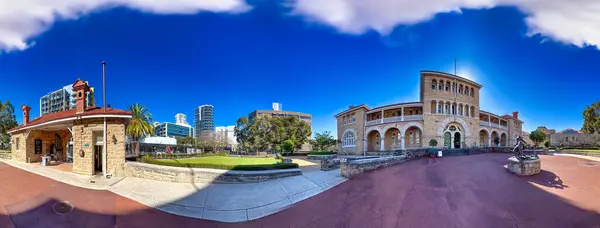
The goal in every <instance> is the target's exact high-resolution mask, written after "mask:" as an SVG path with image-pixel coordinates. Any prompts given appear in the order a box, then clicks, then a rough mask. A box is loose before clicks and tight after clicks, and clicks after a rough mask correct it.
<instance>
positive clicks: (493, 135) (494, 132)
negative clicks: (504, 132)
mask: <svg viewBox="0 0 600 228" xmlns="http://www.w3.org/2000/svg"><path fill="white" fill-rule="evenodd" d="M491 139H492V145H494V146H498V144H500V137H498V132H496V131H492V138H491ZM496 139H497V140H496ZM496 141H498V143H496Z"/></svg>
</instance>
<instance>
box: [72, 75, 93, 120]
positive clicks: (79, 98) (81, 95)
mask: <svg viewBox="0 0 600 228" xmlns="http://www.w3.org/2000/svg"><path fill="white" fill-rule="evenodd" d="M73 90H74V91H75V96H76V98H75V110H76V111H75V113H77V114H79V113H83V112H85V110H86V109H87V107H86V106H87V92H88V91H90V87H89V86H88V84H87V83H85V82H84V81H82V80H81V79H77V81H75V83H73Z"/></svg>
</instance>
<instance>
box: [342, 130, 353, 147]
mask: <svg viewBox="0 0 600 228" xmlns="http://www.w3.org/2000/svg"><path fill="white" fill-rule="evenodd" d="M343 144H344V146H354V133H352V132H350V131H349V132H346V134H344V137H343Z"/></svg>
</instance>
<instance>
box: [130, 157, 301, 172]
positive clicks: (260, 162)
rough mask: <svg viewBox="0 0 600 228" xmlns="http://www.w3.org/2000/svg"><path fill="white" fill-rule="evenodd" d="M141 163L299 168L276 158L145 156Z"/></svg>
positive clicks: (199, 166)
mask: <svg viewBox="0 0 600 228" xmlns="http://www.w3.org/2000/svg"><path fill="white" fill-rule="evenodd" d="M141 161H142V162H145V163H149V164H154V165H164V166H176V167H188V168H211V169H226V170H271V169H291V168H298V164H296V163H281V162H280V161H281V160H277V159H274V158H248V157H227V156H207V157H198V158H182V159H153V158H150V157H147V156H143V157H142V158H141Z"/></svg>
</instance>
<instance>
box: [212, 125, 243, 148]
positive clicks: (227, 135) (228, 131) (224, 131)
mask: <svg viewBox="0 0 600 228" xmlns="http://www.w3.org/2000/svg"><path fill="white" fill-rule="evenodd" d="M234 129H235V126H222V127H216V128H215V134H216V136H217V139H220V140H223V141H225V142H226V144H227V147H229V148H235V146H236V145H237V144H238V143H237V140H236V137H235V134H234Z"/></svg>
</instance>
